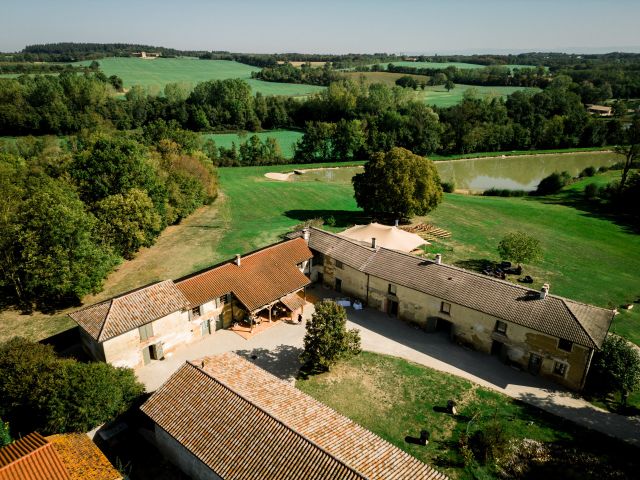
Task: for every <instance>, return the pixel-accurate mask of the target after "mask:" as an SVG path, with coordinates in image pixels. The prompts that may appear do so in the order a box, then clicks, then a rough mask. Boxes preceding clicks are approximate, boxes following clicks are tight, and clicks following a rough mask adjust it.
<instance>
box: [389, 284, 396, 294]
mask: <svg viewBox="0 0 640 480" xmlns="http://www.w3.org/2000/svg"><path fill="white" fill-rule="evenodd" d="M389 293H390V294H391V295H395V294H396V286H395V285H394V284H393V283H390V284H389Z"/></svg>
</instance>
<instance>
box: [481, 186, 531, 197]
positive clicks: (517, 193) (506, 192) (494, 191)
mask: <svg viewBox="0 0 640 480" xmlns="http://www.w3.org/2000/svg"><path fill="white" fill-rule="evenodd" d="M482 195H483V196H485V197H526V196H527V195H529V192H527V191H526V190H510V189H508V188H495V187H492V188H489V189H487V190H485V191H484V192H482Z"/></svg>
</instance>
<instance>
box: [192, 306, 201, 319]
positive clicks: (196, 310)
mask: <svg viewBox="0 0 640 480" xmlns="http://www.w3.org/2000/svg"><path fill="white" fill-rule="evenodd" d="M200 315H202V307H201V306H197V307H196V308H192V309H191V317H193V318H198V317H199V316H200Z"/></svg>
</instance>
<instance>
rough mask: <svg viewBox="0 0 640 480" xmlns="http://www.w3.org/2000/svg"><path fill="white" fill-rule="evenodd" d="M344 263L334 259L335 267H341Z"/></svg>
mask: <svg viewBox="0 0 640 480" xmlns="http://www.w3.org/2000/svg"><path fill="white" fill-rule="evenodd" d="M343 266H344V265H342V262H341V261H340V260H336V268H342V267H343Z"/></svg>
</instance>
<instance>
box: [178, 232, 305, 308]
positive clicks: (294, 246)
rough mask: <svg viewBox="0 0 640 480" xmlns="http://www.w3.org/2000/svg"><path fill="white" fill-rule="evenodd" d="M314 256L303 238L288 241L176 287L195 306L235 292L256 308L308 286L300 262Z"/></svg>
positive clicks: (183, 281) (247, 306)
mask: <svg viewBox="0 0 640 480" xmlns="http://www.w3.org/2000/svg"><path fill="white" fill-rule="evenodd" d="M312 256H313V255H312V253H311V251H310V250H309V248H308V247H307V244H306V242H305V241H304V240H303V239H301V238H298V239H293V240H288V241H285V242H281V243H277V244H275V245H271V246H269V247H267V248H264V249H262V250H259V251H257V252H254V253H250V254H248V255H246V256H243V257H241V260H240V266H238V265H236V264H235V261H230V262H229V263H225V264H224V265H220V266H218V267H214V268H211V269H210V270H207V271H205V272H202V273H198V274H196V275H193V276H190V277H188V278H185V279H182V280H177V281H176V286H177V287H178V288H179V289H180V291H181V292H182V293H183V294H184V296H185V297H186V298H187V299H188V300H189V302H191V305H192V306H194V307H195V306H197V305H202V304H203V303H206V302H208V301H210V300H212V299H214V298H216V297H219V296H221V295H224V294H226V293H233V294H234V295H235V296H236V298H237V299H238V300H240V302H242V304H243V305H244V306H245V307H246V308H247V309H248V310H249V311H253V310H256V309H258V308H260V307H263V306H264V305H267V304H269V303H271V302H273V301H275V300H278V299H280V298H281V297H283V296H285V295H288V294H290V293H292V292H296V291H297V290H300V289H301V288H302V287H304V286H306V285H308V284H309V283H310V282H309V279H308V278H307V277H306V276H305V275H304V274H303V273H302V272H300V269H298V267H297V264H299V263H301V262H304V261H305V260H309V259H310V258H311V257H312Z"/></svg>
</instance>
